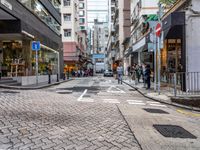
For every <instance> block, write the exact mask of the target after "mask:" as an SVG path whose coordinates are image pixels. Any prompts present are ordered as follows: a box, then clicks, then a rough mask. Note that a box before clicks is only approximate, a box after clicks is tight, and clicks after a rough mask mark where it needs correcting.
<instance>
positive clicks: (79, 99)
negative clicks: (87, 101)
mask: <svg viewBox="0 0 200 150" xmlns="http://www.w3.org/2000/svg"><path fill="white" fill-rule="evenodd" d="M86 93H87V89H85V91H84V92H83V93H82V94H81V96H80V97H79V98H78V99H77V100H78V101H81V99H82V98H83V96H84V95H85V94H86Z"/></svg>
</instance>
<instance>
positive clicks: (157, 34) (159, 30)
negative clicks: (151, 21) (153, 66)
mask: <svg viewBox="0 0 200 150" xmlns="http://www.w3.org/2000/svg"><path fill="white" fill-rule="evenodd" d="M161 31H162V27H161V24H160V23H158V24H157V25H156V36H157V39H158V43H157V48H158V53H157V54H158V67H157V68H158V69H157V70H158V94H159V95H160V69H161V67H160V66H161V63H160V62H161V60H160V45H161V38H160V36H161Z"/></svg>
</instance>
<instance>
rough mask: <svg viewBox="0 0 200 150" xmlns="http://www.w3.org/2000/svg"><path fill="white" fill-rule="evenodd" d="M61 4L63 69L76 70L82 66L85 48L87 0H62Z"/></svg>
mask: <svg viewBox="0 0 200 150" xmlns="http://www.w3.org/2000/svg"><path fill="white" fill-rule="evenodd" d="M61 5H62V7H61V14H62V29H61V33H62V42H63V49H64V54H63V55H64V63H65V71H70V70H72V69H73V70H76V69H78V68H82V67H84V66H83V64H84V62H83V58H85V52H86V50H87V12H86V10H87V0H73V1H72V0H63V1H62V3H61ZM84 60H86V59H84ZM84 65H85V64H84Z"/></svg>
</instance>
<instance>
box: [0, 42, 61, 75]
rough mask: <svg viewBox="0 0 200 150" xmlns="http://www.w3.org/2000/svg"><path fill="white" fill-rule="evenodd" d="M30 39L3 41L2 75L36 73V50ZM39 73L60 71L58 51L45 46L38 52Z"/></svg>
mask: <svg viewBox="0 0 200 150" xmlns="http://www.w3.org/2000/svg"><path fill="white" fill-rule="evenodd" d="M30 45H31V41H30V40H23V41H22V40H12V41H10V40H2V41H1V46H2V48H1V53H0V57H1V72H2V77H18V76H32V75H35V74H36V73H35V66H36V65H35V51H32V50H31V47H30ZM38 66H39V67H38V73H39V75H47V74H48V72H49V71H50V73H51V74H57V72H58V53H56V51H53V50H50V49H48V48H45V47H43V46H42V47H41V50H40V51H39V52H38Z"/></svg>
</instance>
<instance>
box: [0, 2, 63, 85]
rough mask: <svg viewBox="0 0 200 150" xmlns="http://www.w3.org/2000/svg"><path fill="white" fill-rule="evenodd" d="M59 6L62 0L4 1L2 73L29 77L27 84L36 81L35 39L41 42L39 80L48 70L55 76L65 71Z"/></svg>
mask: <svg viewBox="0 0 200 150" xmlns="http://www.w3.org/2000/svg"><path fill="white" fill-rule="evenodd" d="M59 6H60V1H59V0H58V1H56V0H54V1H49V0H42V1H41V0H26V1H24V0H18V1H16V0H15V1H13V0H3V1H0V72H1V75H2V76H5V77H8V76H9V77H17V78H18V77H19V76H20V77H21V78H23V76H26V77H27V78H26V81H27V82H26V83H25V82H23V83H22V84H23V85H25V84H34V83H35V82H36V81H35V80H34V78H35V75H36V61H35V60H36V59H35V58H36V57H35V56H36V52H35V51H32V48H31V42H32V41H40V46H41V49H40V50H39V51H38V66H39V67H38V73H39V75H40V76H39V82H40V81H41V80H43V78H42V77H43V75H46V74H48V72H51V73H52V74H53V75H55V74H57V73H59V72H60V73H61V72H63V71H62V68H63V66H62V64H63V61H62V60H63V59H62V58H63V56H62V54H63V53H62V51H61V49H62V43H61V37H60V26H61V17H60V12H59ZM29 79H30V80H29ZM40 79H41V80H40ZM43 81H45V80H43ZM21 82H22V79H21ZM28 82H29V83H28Z"/></svg>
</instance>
